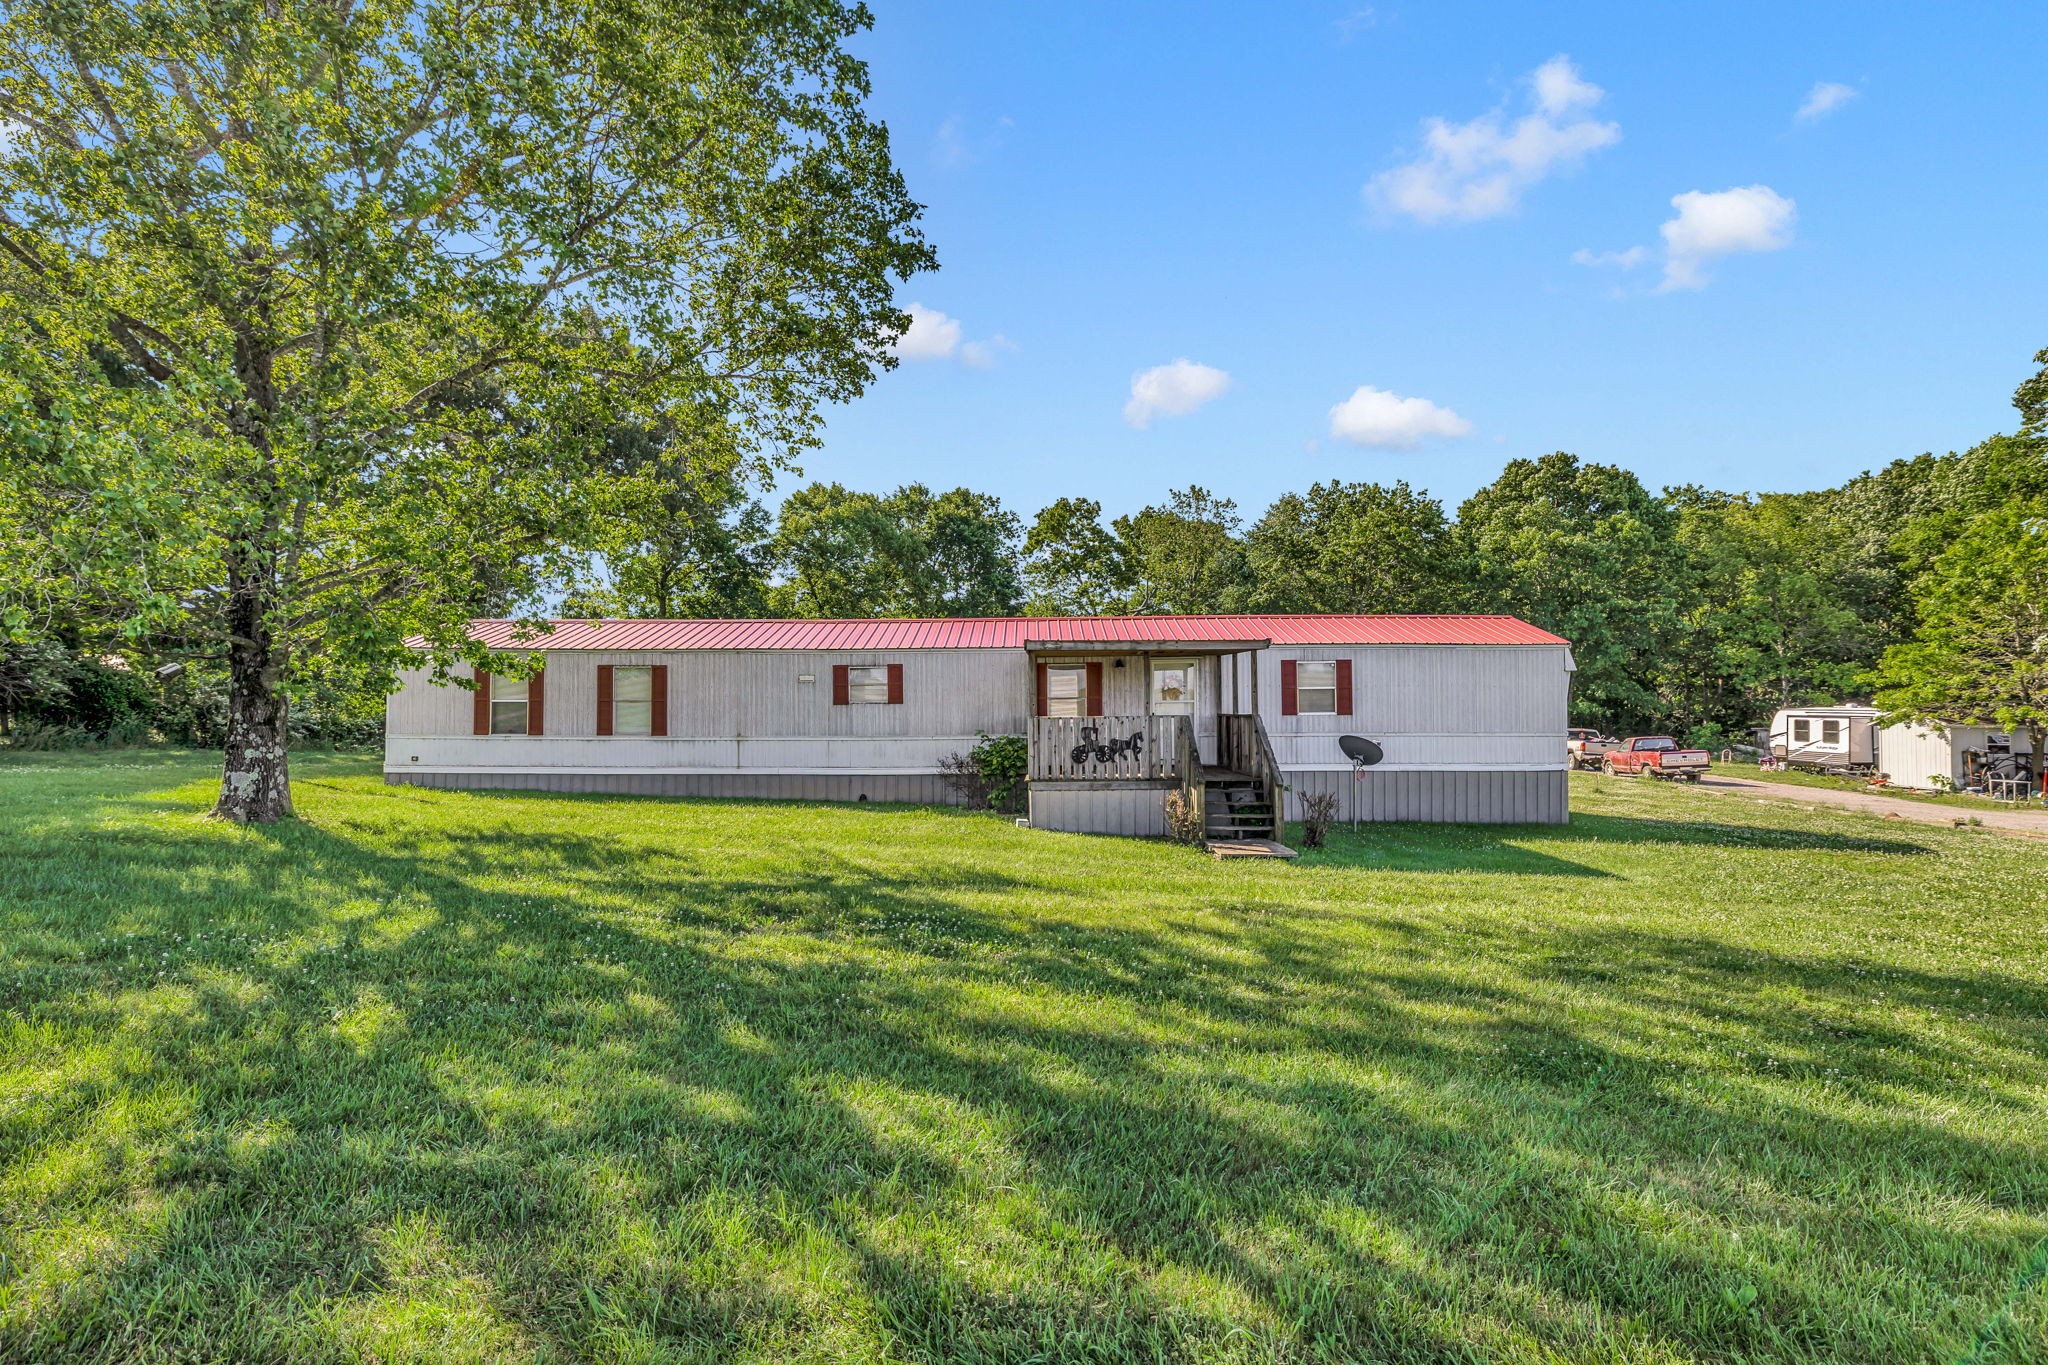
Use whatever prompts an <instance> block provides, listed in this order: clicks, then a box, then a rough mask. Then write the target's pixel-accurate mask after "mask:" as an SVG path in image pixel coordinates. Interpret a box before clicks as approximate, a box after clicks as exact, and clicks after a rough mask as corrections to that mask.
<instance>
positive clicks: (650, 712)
mask: <svg viewBox="0 0 2048 1365" xmlns="http://www.w3.org/2000/svg"><path fill="white" fill-rule="evenodd" d="M629 677H631V678H634V679H636V680H638V681H639V682H640V684H641V686H640V687H638V688H636V689H635V690H637V691H641V693H642V695H640V696H638V697H629V696H627V695H626V690H627V689H626V682H627V679H628V678H629ZM612 733H613V734H614V735H626V736H640V737H643V738H644V737H646V736H651V735H652V734H653V733H654V665H653V664H614V665H613V666H612Z"/></svg>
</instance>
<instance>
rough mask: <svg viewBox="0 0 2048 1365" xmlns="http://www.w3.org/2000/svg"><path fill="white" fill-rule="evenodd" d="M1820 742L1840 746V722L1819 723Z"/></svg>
mask: <svg viewBox="0 0 2048 1365" xmlns="http://www.w3.org/2000/svg"><path fill="white" fill-rule="evenodd" d="M1820 742H1821V743H1823V744H1840V743H1841V742H1842V722H1840V721H1838V720H1824V721H1822V722H1821V723H1820Z"/></svg>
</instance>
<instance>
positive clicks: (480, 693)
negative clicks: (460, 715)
mask: <svg viewBox="0 0 2048 1365" xmlns="http://www.w3.org/2000/svg"><path fill="white" fill-rule="evenodd" d="M470 697H471V699H472V700H473V701H474V703H475V714H474V715H473V716H472V717H471V725H472V727H473V728H474V730H475V732H476V733H477V734H480V735H487V734H489V733H490V732H491V675H490V674H488V673H486V672H484V671H483V670H482V669H481V668H479V669H478V670H477V671H476V691H474V692H472V693H470Z"/></svg>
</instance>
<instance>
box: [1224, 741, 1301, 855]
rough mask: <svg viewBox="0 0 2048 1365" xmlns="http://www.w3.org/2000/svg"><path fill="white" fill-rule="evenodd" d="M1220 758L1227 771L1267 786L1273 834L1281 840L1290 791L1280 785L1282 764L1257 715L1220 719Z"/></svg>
mask: <svg viewBox="0 0 2048 1365" xmlns="http://www.w3.org/2000/svg"><path fill="white" fill-rule="evenodd" d="M1216 758H1217V761H1218V762H1220V763H1221V764H1222V765H1223V766H1224V767H1226V768H1229V769H1231V770H1232V771H1233V772H1240V773H1243V774H1245V775H1246V776H1247V777H1255V778H1257V779H1258V780H1259V781H1260V782H1262V783H1264V784H1265V788H1266V796H1267V799H1268V800H1270V801H1271V802H1272V804H1273V833H1272V837H1273V838H1275V839H1278V838H1279V837H1280V831H1281V830H1282V829H1283V828H1284V827H1285V825H1286V823H1287V788H1286V786H1285V785H1284V784H1283V783H1282V782H1281V781H1280V760H1279V759H1278V758H1277V757H1275V756H1274V753H1273V741H1272V738H1271V737H1270V736H1269V735H1267V733H1266V722H1265V720H1264V718H1262V717H1261V716H1259V715H1258V714H1257V713H1229V712H1226V713H1225V714H1223V715H1220V716H1218V717H1216Z"/></svg>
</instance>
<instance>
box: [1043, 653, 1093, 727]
mask: <svg viewBox="0 0 2048 1365" xmlns="http://www.w3.org/2000/svg"><path fill="white" fill-rule="evenodd" d="M1069 679H1071V680H1072V681H1073V685H1074V691H1073V695H1072V696H1067V697H1063V696H1061V695H1060V687H1059V686H1058V685H1056V684H1064V683H1065V682H1066V681H1067V680H1069ZM1045 714H1046V715H1048V716H1085V715H1087V714H1088V665H1087V664H1047V665H1046V666H1045Z"/></svg>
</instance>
